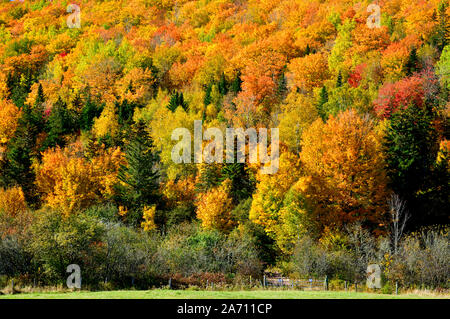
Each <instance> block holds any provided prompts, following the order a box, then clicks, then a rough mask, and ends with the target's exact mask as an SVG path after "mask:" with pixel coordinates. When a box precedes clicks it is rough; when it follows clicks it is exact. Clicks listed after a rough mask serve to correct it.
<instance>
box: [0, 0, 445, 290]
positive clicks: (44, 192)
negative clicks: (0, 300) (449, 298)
mask: <svg viewBox="0 0 450 319" xmlns="http://www.w3.org/2000/svg"><path fill="white" fill-rule="evenodd" d="M73 3H74V4H77V5H78V6H79V8H80V21H79V22H80V24H79V27H77V26H75V27H74V25H70V24H69V23H68V22H67V18H68V16H69V15H71V13H70V12H67V7H68V6H69V5H70V4H72V2H68V1H61V0H53V1H46V0H40V1H31V0H30V1H29V0H24V1H19V0H15V1H6V0H3V1H2V2H1V4H0V240H1V244H0V275H1V274H6V275H8V276H19V277H20V278H22V279H23V280H25V281H26V280H31V279H30V278H35V279H36V278H38V280H41V281H42V282H44V283H49V282H55V281H60V280H62V279H61V278H62V276H65V267H66V266H67V265H68V264H71V263H78V264H80V265H81V267H82V269H86V268H89V269H93V271H92V272H91V273H90V275H89V276H91V277H88V278H87V279H86V282H90V283H96V282H99V281H102V282H107V281H108V279H109V281H114V280H116V282H121V283H122V284H123V285H125V284H124V282H126V283H127V284H129V282H128V279H127V278H128V277H132V278H133V283H134V278H135V277H136V278H141V282H148V281H149V280H154V279H155V278H156V277H157V275H155V274H164V276H165V275H167V276H169V275H170V276H175V275H178V276H180V278H191V280H194V279H192V278H194V277H195V276H197V275H198V274H202V273H203V274H205V273H206V274H209V276H211V277H208V278H210V280H212V281H213V280H215V279H214V278H216V279H217V278H219V279H220V278H222V277H221V276H222V275H223V276H225V275H229V274H233V276H234V275H236V274H237V275H239V274H241V275H245V276H246V275H250V274H251V275H254V276H258V275H260V274H261V271H262V270H263V269H265V268H267V267H272V266H279V267H281V268H282V269H283V271H288V272H290V271H292V272H294V273H295V272H297V273H298V274H300V275H303V274H308V275H311V274H312V275H317V276H322V275H325V274H326V275H329V276H331V277H336V278H341V279H342V278H344V277H345V276H353V277H358V276H359V275H360V274H361V273H364V271H365V267H366V266H367V262H369V261H372V262H374V261H376V262H379V263H383V265H384V267H385V268H383V269H384V274H385V276H386V278H387V279H389V280H394V279H395V280H404V281H405V282H408V283H413V284H417V283H424V282H425V283H426V284H429V285H431V286H437V285H440V284H442V283H446V284H447V285H448V276H449V272H448V261H449V259H448V258H449V251H448V229H447V228H446V226H447V225H448V222H449V211H450V205H449V203H450V200H449V196H450V188H449V187H450V185H449V183H450V153H449V151H450V142H449V140H450V123H449V117H450V102H449V101H450V99H449V97H450V5H449V1H448V0H419V1H410V0H379V1H375V2H374V3H375V4H377V5H378V6H379V8H380V25H379V26H376V27H373V26H372V27H369V25H368V22H367V21H368V19H370V17H369V16H370V15H371V14H372V12H371V11H370V10H369V11H368V10H367V8H368V6H369V4H371V2H369V1H343V0H331V1H328V0H289V1H283V0H249V1H246V0H200V1H190V0H177V1H175V0H121V1H119V0H89V1H87V0H83V1H79V2H73ZM195 120H202V121H203V127H204V128H205V129H206V128H209V127H217V128H220V129H221V130H222V131H223V132H225V129H226V128H231V127H239V128H244V129H246V128H279V132H280V158H279V165H280V166H279V169H278V171H277V172H276V174H261V172H260V169H259V168H260V165H262V164H250V163H248V158H247V162H246V163H226V161H225V160H224V161H223V163H211V164H207V163H201V164H195V163H192V164H176V163H174V162H173V160H172V157H171V152H172V149H173V147H174V145H175V144H176V143H177V141H174V140H172V132H173V130H174V129H176V128H187V129H188V130H190V131H191V134H192V136H193V135H194V121H195ZM224 134H225V133H224ZM224 156H225V154H224ZM395 213H398V214H397V215H398V217H399V218H401V220H400V221H399V218H397V219H396V218H395V216H397V215H395ZM393 216H394V217H393ZM403 220H406V224H405V225H406V227H405V231H404V233H403V237H404V238H406V237H407V236H409V237H407V238H409V241H408V242H405V243H403V246H404V247H403V246H402V247H403V250H401V249H400V248H399V246H398V245H400V244H398V242H396V241H395V240H394V241H393V240H392V238H393V237H395V234H394V233H393V232H394V231H395V227H393V225H396V224H398V223H399V222H400V224H401V223H402V222H403ZM424 227H425V228H424ZM430 227H431V228H432V229H436V228H438V229H440V230H439V231H436V230H433V231H430V232H435V233H433V234H435V240H434V241H432V242H429V241H428V242H427V241H426V240H425V239H424V237H423V236H425V235H423V234H424V232H425V231H424V229H431V228H430ZM393 229H394V230H393ZM418 234H422V237H420V235H418ZM400 235H401V234H400ZM355 236H356V237H355ZM439 236H440V237H439ZM369 238H371V239H369ZM427 238H428V237H427ZM433 238H434V237H433ZM383 240H387V242H388V244H387V246H383V243H385V242H386V241H383ZM414 240H417V241H418V243H419V242H420V243H422V244H421V245H422V246H421V245H419V244H418V246H417V247H416V246H414ZM439 240H441V241H439ZM363 242H364V243H365V244H367V245H369V246H370V245H372V244H373V245H375V246H377V245H378V246H377V247H375V246H374V247H372V246H370V247H372V248H373V251H372V250H370V249H372V248H370V247H369V246H367V245H366V246H364V245H362V244H361V243H363ZM371 242H372V244H370V243H371ZM377 243H378V244H377ZM408 245H410V246H408ZM427 245H428V246H427ZM430 245H431V246H430ZM433 245H434V246H433ZM436 245H443V246H439V247H441V248H442V247H444V248H442V249H441V248H439V249H440V250H439V249H438V248H436V247H437V246H436ZM363 246H364V247H365V248H364V247H363ZM419 246H420V247H422V248H423V251H422V250H421V249H422V248H420V247H419ZM305 247H309V250H308V251H306V250H305V249H306V248H305ZM361 247H363V248H361ZM368 247H369V248H368ZM383 247H384V248H383ZM408 247H409V248H408ZM411 247H416V248H415V249H416V250H415V251H416V252H417V254H416V255H415V258H416V259H414V260H416V261H417V263H419V261H421V260H422V261H423V260H428V259H427V258H429V260H430V262H429V264H430V265H431V264H433V265H436V264H439V265H441V266H442V267H443V269H444V272H443V273H442V268H439V270H436V271H440V275H437V276H434V277H433V276H431V275H427V276H425V275H424V277H420V276H419V275H417V276H418V277H417V278H419V277H420V279H416V277H414V279H411V278H413V275H411V272H408V273H407V274H406V273H404V272H402V271H403V270H402V269H405V267H402V265H400V264H398V265H397V266H396V261H395V260H397V263H401V261H402V260H403V261H405V260H406V259H405V258H403V257H404V255H402V256H403V257H401V258H400V257H399V258H397V259H395V257H396V256H399V255H400V254H401V253H402V252H401V251H403V253H405V254H406V252H408V253H411V251H413V250H412V248H411ZM418 247H419V248H418ZM424 247H425V248H424ZM430 247H431V248H430ZM433 247H434V248H433ZM366 248H367V251H366V250H364V249H366ZM426 248H430V249H431V250H432V249H435V248H436V249H437V250H436V251H435V252H431V255H429V254H430V253H429V252H428V253H427V252H426ZM358 249H362V250H361V251H360V250H358ZM362 251H364V253H362ZM369 251H371V252H370V253H369ZM374 251H376V252H374ZM437 251H439V254H443V255H439V257H437V254H438V252H437ZM320 252H323V254H329V256H332V257H329V259H327V260H328V261H327V262H328V264H327V265H329V266H327V267H328V268H327V267H325V266H323V265H322V266H323V268H320V267H322V266H320V265H319V264H320V263H319V262H318V261H317V262H316V261H315V259H314V258H316V257H317V256H319V255H320ZM325 252H327V253H325ZM339 252H340V253H339ZM314 254H316V255H317V256H316V255H314ZM345 254H347V255H345ZM352 254H353V255H352ZM420 254H422V255H420ZM426 254H428V255H426ZM313 255H314V256H316V257H314V258H313V257H311V256H313ZM306 256H309V257H308V258H309V259H308V258H307V257H306ZM327 256H328V255H327ZM342 256H347V257H348V258H347V257H345V258H344V257H342ZM351 256H353V257H351ZM355 256H356V257H355ZM361 256H362V257H361ZM424 256H425V257H424ZM341 257H342V258H341ZM327 258H328V257H327ZM346 258H347V259H346ZM358 258H359V259H358ZM361 258H362V259H361ZM433 258H441V259H439V261H438V262H436V260H435V259H433ZM313 259H314V260H313ZM319 259H320V258H319V257H317V260H319ZM431 259H433V260H432V261H431ZM305 260H308V262H310V263H311V265H315V266H314V267H315V268H314V267H313V268H307V267H306V266H305ZM337 260H338V261H337ZM411 260H412V259H408V262H411ZM120 261H122V262H123V263H124V265H123V266H119V265H118V263H119V262H120ZM423 262H425V261H423ZM338 264H339V265H338ZM355 265H357V266H355ZM414 265H415V266H411V267H413V268H414V267H416V268H417V269H418V268H420V267H422V266H423V265H422V266H418V265H419V264H414ZM446 265H447V266H446ZM441 266H440V267H441ZM152 267H156V268H152ZM302 267H303V268H302ZM305 267H306V268H305ZM311 267H312V266H311ZM358 267H359V268H358ZM411 267H410V268H411ZM319 268H320V269H319ZM406 268H407V267H406ZM416 268H414V269H416ZM342 269H345V271H344V270H342ZM351 271H353V272H357V273H351V274H350V272H351ZM205 276H206V275H205ZM408 276H409V277H408ZM439 276H441V277H439ZM149 278H150V279H149ZM223 278H225V277H223ZM223 278H222V279H223ZM227 278H228V277H227ZM346 278H347V277H346ZM424 278H425V279H424ZM430 278H432V279H430ZM436 278H440V279H436ZM224 280H225V279H224ZM352 280H353V279H352ZM408 280H409V281H408ZM427 280H432V281H431V282H429V281H427ZM433 280H434V281H433Z"/></svg>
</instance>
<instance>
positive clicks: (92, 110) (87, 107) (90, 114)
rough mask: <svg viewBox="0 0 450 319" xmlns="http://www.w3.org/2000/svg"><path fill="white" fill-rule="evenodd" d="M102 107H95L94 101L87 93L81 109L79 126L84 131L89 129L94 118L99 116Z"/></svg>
mask: <svg viewBox="0 0 450 319" xmlns="http://www.w3.org/2000/svg"><path fill="white" fill-rule="evenodd" d="M102 109H103V107H97V105H96V103H94V101H92V99H91V95H90V94H88V96H87V99H86V103H85V104H84V106H83V109H82V110H81V118H80V127H81V129H82V130H84V131H89V130H90V129H91V128H92V125H93V124H94V119H95V118H96V117H99V116H100V114H101V112H102Z"/></svg>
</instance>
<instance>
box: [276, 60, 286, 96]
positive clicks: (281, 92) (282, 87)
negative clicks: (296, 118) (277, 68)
mask: <svg viewBox="0 0 450 319" xmlns="http://www.w3.org/2000/svg"><path fill="white" fill-rule="evenodd" d="M285 72H286V66H284V68H283V72H281V74H280V77H279V78H278V86H277V96H278V97H279V99H280V100H282V99H284V98H285V97H286V94H287V91H288V89H287V80H286V76H285Z"/></svg>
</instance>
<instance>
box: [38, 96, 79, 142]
mask: <svg viewBox="0 0 450 319" xmlns="http://www.w3.org/2000/svg"><path fill="white" fill-rule="evenodd" d="M45 126H46V128H45V130H46V131H47V134H48V135H47V139H46V140H45V141H44V143H43V145H42V149H41V150H42V151H44V150H45V149H47V148H49V147H55V146H64V145H65V143H66V141H65V139H64V136H65V135H69V134H71V133H73V132H74V131H75V130H76V129H77V126H78V123H77V118H76V114H74V112H71V111H70V110H69V109H68V108H67V105H66V103H64V102H63V101H62V100H61V98H58V101H57V102H56V103H55V105H54V106H53V107H52V109H51V112H50V116H49V117H48V119H47V123H46V125H45Z"/></svg>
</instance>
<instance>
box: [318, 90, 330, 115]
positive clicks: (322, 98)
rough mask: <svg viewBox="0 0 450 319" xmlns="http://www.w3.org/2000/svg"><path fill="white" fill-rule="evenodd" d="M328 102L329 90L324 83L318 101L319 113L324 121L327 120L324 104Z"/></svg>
mask: <svg viewBox="0 0 450 319" xmlns="http://www.w3.org/2000/svg"><path fill="white" fill-rule="evenodd" d="M327 102H328V91H327V88H326V87H325V85H324V86H322V89H321V90H320V93H319V101H318V103H317V113H318V114H319V116H320V117H321V118H322V120H324V121H326V119H327V113H326V111H325V110H324V105H325V103H327Z"/></svg>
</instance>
